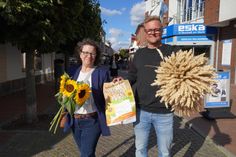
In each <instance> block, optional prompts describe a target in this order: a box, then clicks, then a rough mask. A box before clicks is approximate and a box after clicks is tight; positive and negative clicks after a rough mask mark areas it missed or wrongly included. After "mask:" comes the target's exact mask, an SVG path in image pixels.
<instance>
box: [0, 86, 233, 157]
mask: <svg viewBox="0 0 236 157" xmlns="http://www.w3.org/2000/svg"><path fill="white" fill-rule="evenodd" d="M24 94H25V93H24V92H17V93H15V94H12V95H8V96H4V97H1V99H0V105H1V110H0V126H1V125H3V124H4V123H6V122H9V121H10V120H12V119H14V118H17V116H19V115H21V114H23V113H25V95H24ZM55 103H56V102H55V99H54V84H53V83H52V82H49V83H46V84H42V85H38V86H37V105H38V113H39V114H45V113H47V114H51V113H53V112H55V107H56V105H55ZM191 118H192V119H185V120H182V119H181V118H179V117H175V119H174V130H175V132H174V143H173V148H172V155H173V156H174V157H183V156H185V157H189V156H196V157H208V156H217V157H226V156H227V157H228V156H234V155H233V154H236V153H234V152H233V150H231V149H230V148H235V146H236V144H235V141H236V139H235V133H234V135H232V134H231V133H232V132H233V131H235V129H233V128H235V122H234V121H235V119H229V120H224V119H221V120H217V126H218V131H219V130H220V133H221V134H219V132H218V134H217V135H218V136H222V137H225V134H228V135H229V137H231V139H232V141H231V143H229V144H225V145H224V148H225V150H223V149H222V148H221V147H219V146H217V145H216V144H214V143H212V140H210V138H211V136H212V135H213V136H214V134H211V131H209V127H208V130H207V132H204V130H198V129H195V130H194V129H191V128H189V127H188V126H187V125H185V123H184V122H185V121H187V122H192V124H193V125H195V124H199V125H200V126H203V125H206V124H205V123H203V122H204V121H205V120H204V119H202V118H201V117H198V116H196V117H194V116H193V117H191ZM195 119H198V120H199V119H200V120H199V121H196V120H195ZM221 121H222V122H221ZM226 122H227V123H226ZM233 122H234V123H233ZM206 123H209V124H208V125H209V126H214V124H213V122H211V121H210V122H209V121H208V122H206ZM229 123H230V124H229ZM224 124H225V125H224ZM198 127H199V126H198ZM226 127H228V128H230V129H229V130H228V131H227V129H226ZM192 128H194V127H192ZM199 128H200V127H199ZM111 131H112V136H110V137H101V138H100V140H99V143H98V147H97V152H96V154H97V156H98V157H101V156H103V157H118V156H122V157H126V156H127V157H132V156H134V134H133V128H132V125H131V124H129V125H117V126H113V127H111ZM195 131H200V132H202V133H206V134H205V135H208V136H209V138H203V137H202V136H201V135H199V132H198V133H196V132H195ZM230 131H232V132H230ZM203 136H204V135H203ZM213 136H212V137H213ZM218 136H217V137H218ZM216 139H217V140H222V138H221V139H220V138H219V139H218V138H216ZM217 140H216V142H217V143H218V142H219V143H220V141H217ZM0 143H1V144H0V156H1V157H11V156H18V157H21V156H22V157H26V156H37V157H45V156H50V157H58V156H59V157H61V156H68V157H73V156H79V155H78V151H77V148H76V145H75V143H74V141H73V138H72V135H71V133H68V134H63V133H62V132H61V130H60V129H59V131H58V134H56V135H53V134H51V133H49V132H48V128H42V129H36V130H10V131H9V130H0ZM225 143H228V141H226V142H225ZM220 144H222V143H220ZM226 146H227V147H226ZM156 148H157V145H156V136H155V134H154V133H153V131H152V133H151V136H150V140H149V151H148V152H149V156H156V154H157V149H156ZM228 150H230V151H231V152H232V153H233V154H230V153H229V152H228ZM222 151H223V152H222Z"/></svg>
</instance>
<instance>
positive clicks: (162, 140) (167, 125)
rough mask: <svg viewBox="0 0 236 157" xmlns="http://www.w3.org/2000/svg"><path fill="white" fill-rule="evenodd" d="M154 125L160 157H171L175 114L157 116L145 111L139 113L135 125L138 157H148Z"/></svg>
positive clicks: (136, 153)
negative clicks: (148, 147) (150, 136)
mask: <svg viewBox="0 0 236 157" xmlns="http://www.w3.org/2000/svg"><path fill="white" fill-rule="evenodd" d="M152 125H153V126H154V128H155V132H156V136H157V147H158V157H169V156H170V150H171V144H172V140H173V113H166V114H157V113H151V112H146V111H143V110H138V111H137V121H136V122H135V123H134V133H135V147H136V152H135V155H136V157H147V154H148V150H147V146H148V137H149V134H150V130H151V126H152Z"/></svg>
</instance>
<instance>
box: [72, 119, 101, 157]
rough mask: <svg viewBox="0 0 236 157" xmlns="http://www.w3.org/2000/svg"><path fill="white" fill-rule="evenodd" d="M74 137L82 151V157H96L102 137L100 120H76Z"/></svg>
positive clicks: (73, 129)
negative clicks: (99, 140)
mask: <svg viewBox="0 0 236 157" xmlns="http://www.w3.org/2000/svg"><path fill="white" fill-rule="evenodd" d="M72 132H73V137H74V139H75V142H76V144H77V146H78V148H79V150H80V157H95V152H96V146H97V142H98V139H99V137H100V135H101V129H100V127H99V122H98V118H88V119H74V125H73V127H72Z"/></svg>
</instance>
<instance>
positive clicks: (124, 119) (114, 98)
mask: <svg viewBox="0 0 236 157" xmlns="http://www.w3.org/2000/svg"><path fill="white" fill-rule="evenodd" d="M103 92H104V96H105V100H106V120H107V125H108V126H112V125H117V124H128V123H132V122H135V121H136V107H135V100H134V94H133V91H132V88H131V86H130V84H129V81H128V80H122V81H120V82H118V83H115V84H114V83H112V82H111V83H105V84H104V86H103Z"/></svg>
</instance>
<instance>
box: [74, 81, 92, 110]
mask: <svg viewBox="0 0 236 157" xmlns="http://www.w3.org/2000/svg"><path fill="white" fill-rule="evenodd" d="M90 93H91V90H90V87H89V85H88V84H78V85H77V91H76V94H75V97H74V100H75V102H76V104H78V105H79V106H82V105H83V104H84V102H85V101H86V100H87V99H88V98H89V96H90Z"/></svg>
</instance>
